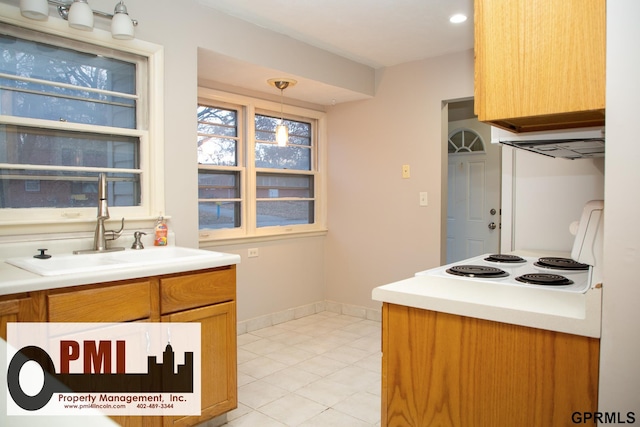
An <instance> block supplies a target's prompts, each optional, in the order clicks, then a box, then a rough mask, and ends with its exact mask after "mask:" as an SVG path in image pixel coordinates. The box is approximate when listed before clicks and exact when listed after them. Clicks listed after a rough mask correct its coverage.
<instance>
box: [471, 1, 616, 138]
mask: <svg viewBox="0 0 640 427" xmlns="http://www.w3.org/2000/svg"><path fill="white" fill-rule="evenodd" d="M475 105H476V114H477V115H478V119H479V120H480V121H485V122H491V123H492V124H495V125H497V126H500V127H503V128H505V129H508V130H514V131H517V132H524V131H535V130H545V129H557V128H561V127H579V126H601V125H604V108H605V0H544V1H542V0H476V1H475Z"/></svg>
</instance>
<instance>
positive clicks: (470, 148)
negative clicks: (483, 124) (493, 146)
mask: <svg viewBox="0 0 640 427" xmlns="http://www.w3.org/2000/svg"><path fill="white" fill-rule="evenodd" d="M447 146H448V152H449V154H468V153H484V152H485V150H484V141H483V140H482V137H481V136H480V135H478V134H477V133H476V131H474V130H472V129H466V128H461V129H456V130H454V131H453V132H451V133H450V134H449V141H448V144H447Z"/></svg>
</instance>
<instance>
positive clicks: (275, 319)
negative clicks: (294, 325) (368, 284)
mask: <svg viewBox="0 0 640 427" xmlns="http://www.w3.org/2000/svg"><path fill="white" fill-rule="evenodd" d="M323 311H328V312H331V313H337V314H344V315H346V316H353V317H359V318H361V319H366V320H373V321H375V322H381V321H382V311H381V310H379V309H373V308H367V307H361V306H357V305H351V304H344V303H340V302H335V301H327V300H325V301H318V302H314V303H311V304H306V305H302V306H300V307H295V308H289V309H287V310H283V311H278V312H276V313H271V314H265V315H264V316H259V317H254V318H252V319H248V320H243V321H241V322H238V335H242V334H246V333H247V332H252V331H256V330H258V329H262V328H268V327H269V326H274V325H277V324H279V323H283V322H288V321H290V320H295V319H300V318H301V317H306V316H311V315H312V314H317V313H321V312H323Z"/></svg>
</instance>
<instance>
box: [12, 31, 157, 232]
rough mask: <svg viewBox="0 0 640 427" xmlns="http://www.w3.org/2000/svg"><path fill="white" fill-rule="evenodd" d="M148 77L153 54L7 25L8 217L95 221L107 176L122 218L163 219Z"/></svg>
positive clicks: (112, 200)
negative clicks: (154, 187) (155, 192)
mask: <svg viewBox="0 0 640 427" xmlns="http://www.w3.org/2000/svg"><path fill="white" fill-rule="evenodd" d="M149 69H150V66H149V56H145V55H141V54H137V53H136V54H134V53H131V52H124V51H119V50H116V49H113V48H110V47H105V46H101V45H96V44H89V43H83V42H78V41H74V40H71V39H67V38H63V37H58V36H53V35H51V34H44V33H41V32H38V31H33V30H29V29H25V28H18V27H14V26H11V25H5V24H3V25H2V27H1V28H0V219H2V220H9V221H18V222H20V221H23V222H38V221H42V220H47V221H48V222H50V221H51V219H52V218H55V217H60V215H62V216H63V217H64V216H66V217H70V216H71V217H76V218H82V217H92V216H95V209H96V207H97V205H98V201H97V177H98V174H99V173H106V174H107V182H108V194H109V200H108V203H109V206H110V207H113V208H115V209H116V210H117V209H118V208H122V212H120V213H122V214H123V216H124V214H125V213H126V215H127V216H132V215H133V216H138V217H143V216H150V215H152V212H153V213H154V214H155V213H156V212H157V211H156V209H157V207H158V206H157V205H156V206H153V207H152V206H151V202H150V199H152V197H151V196H150V194H149V186H148V185H146V184H148V183H145V181H148V180H149V179H151V173H150V170H151V168H152V165H151V163H150V157H151V154H150V153H151V151H152V150H151V147H150V131H149V129H150V121H151V119H150V114H149V111H150V107H149V97H150V94H149ZM143 183H144V184H145V185H143ZM53 210H55V211H58V212H60V213H57V214H52V212H53ZM52 215H55V216H53V217H52Z"/></svg>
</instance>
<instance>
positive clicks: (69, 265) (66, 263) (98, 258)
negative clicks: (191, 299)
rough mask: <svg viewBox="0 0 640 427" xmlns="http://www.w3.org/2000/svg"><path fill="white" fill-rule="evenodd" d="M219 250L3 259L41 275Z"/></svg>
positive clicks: (200, 256)
mask: <svg viewBox="0 0 640 427" xmlns="http://www.w3.org/2000/svg"><path fill="white" fill-rule="evenodd" d="M223 255H224V254H222V253H220V252H210V251H204V250H200V249H191V248H182V247H179V246H164V247H154V248H149V249H142V250H125V251H120V252H105V253H93V254H80V255H53V256H52V257H51V258H48V259H38V258H33V257H23V258H10V259H7V260H6V262H7V263H9V264H11V265H14V266H16V267H19V268H22V269H24V270H27V271H29V272H31V273H35V274H39V275H41V276H60V275H64V274H76V273H89V272H99V271H107V270H117V269H122V268H131V267H149V266H153V265H167V264H179V263H186V262H191V261H205V260H207V259H214V258H219V257H221V256H223Z"/></svg>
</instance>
